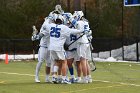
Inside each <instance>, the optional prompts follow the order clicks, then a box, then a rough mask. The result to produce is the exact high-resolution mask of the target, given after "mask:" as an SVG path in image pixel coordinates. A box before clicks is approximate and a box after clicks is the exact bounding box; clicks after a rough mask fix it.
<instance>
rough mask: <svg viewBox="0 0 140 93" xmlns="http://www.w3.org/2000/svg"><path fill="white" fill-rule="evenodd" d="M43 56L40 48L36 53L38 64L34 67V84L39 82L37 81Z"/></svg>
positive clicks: (42, 50) (43, 53) (42, 49)
mask: <svg viewBox="0 0 140 93" xmlns="http://www.w3.org/2000/svg"><path fill="white" fill-rule="evenodd" d="M44 56H45V51H44V48H43V47H40V48H39V51H38V63H37V65H36V70H35V82H37V83H39V82H40V80H39V71H40V68H41V65H42V63H43V61H44Z"/></svg>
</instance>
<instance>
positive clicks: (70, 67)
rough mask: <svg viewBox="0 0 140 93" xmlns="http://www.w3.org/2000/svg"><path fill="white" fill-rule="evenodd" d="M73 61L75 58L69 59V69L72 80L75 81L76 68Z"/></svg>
mask: <svg viewBox="0 0 140 93" xmlns="http://www.w3.org/2000/svg"><path fill="white" fill-rule="evenodd" d="M73 61H74V58H71V59H67V64H68V69H69V72H70V76H71V79H70V81H71V82H72V83H74V81H75V76H74V68H73Z"/></svg>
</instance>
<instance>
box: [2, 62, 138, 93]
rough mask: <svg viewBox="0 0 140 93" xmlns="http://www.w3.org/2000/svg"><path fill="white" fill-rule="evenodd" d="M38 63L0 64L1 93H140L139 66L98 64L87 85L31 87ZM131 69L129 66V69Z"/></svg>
mask: <svg viewBox="0 0 140 93" xmlns="http://www.w3.org/2000/svg"><path fill="white" fill-rule="evenodd" d="M36 63H37V62H33V61H32V62H10V63H9V64H7V65H6V64H4V62H0V93H140V64H138V63H137V64H136V63H115V62H114V63H113V62H97V63H96V65H97V70H96V71H95V72H92V77H93V80H94V81H93V83H90V84H71V85H68V84H51V83H45V82H44V81H45V74H44V73H45V72H44V70H45V68H44V67H45V64H43V66H42V68H41V72H40V75H41V76H40V77H41V83H34V71H35V66H36ZM130 65H131V66H130Z"/></svg>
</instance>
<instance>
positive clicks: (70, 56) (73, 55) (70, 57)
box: [66, 51, 77, 59]
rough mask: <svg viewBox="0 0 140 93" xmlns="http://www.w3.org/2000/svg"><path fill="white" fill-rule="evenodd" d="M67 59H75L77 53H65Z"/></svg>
mask: <svg viewBox="0 0 140 93" xmlns="http://www.w3.org/2000/svg"><path fill="white" fill-rule="evenodd" d="M66 54H67V59H72V58H75V57H76V55H77V51H66Z"/></svg>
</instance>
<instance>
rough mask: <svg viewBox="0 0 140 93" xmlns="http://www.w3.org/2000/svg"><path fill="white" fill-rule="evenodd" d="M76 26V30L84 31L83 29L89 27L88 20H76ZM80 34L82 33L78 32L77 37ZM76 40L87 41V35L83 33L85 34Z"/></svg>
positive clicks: (79, 41)
mask: <svg viewBox="0 0 140 93" xmlns="http://www.w3.org/2000/svg"><path fill="white" fill-rule="evenodd" d="M76 28H77V29H78V30H81V31H85V30H87V31H88V30H89V29H90V28H89V24H88V22H86V21H83V20H80V21H77V26H76ZM81 35H82V34H78V35H77V37H80V36H81ZM77 42H78V43H88V42H89V41H88V39H87V36H86V34H85V35H83V36H82V37H81V38H80V39H79V40H78V41H77Z"/></svg>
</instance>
